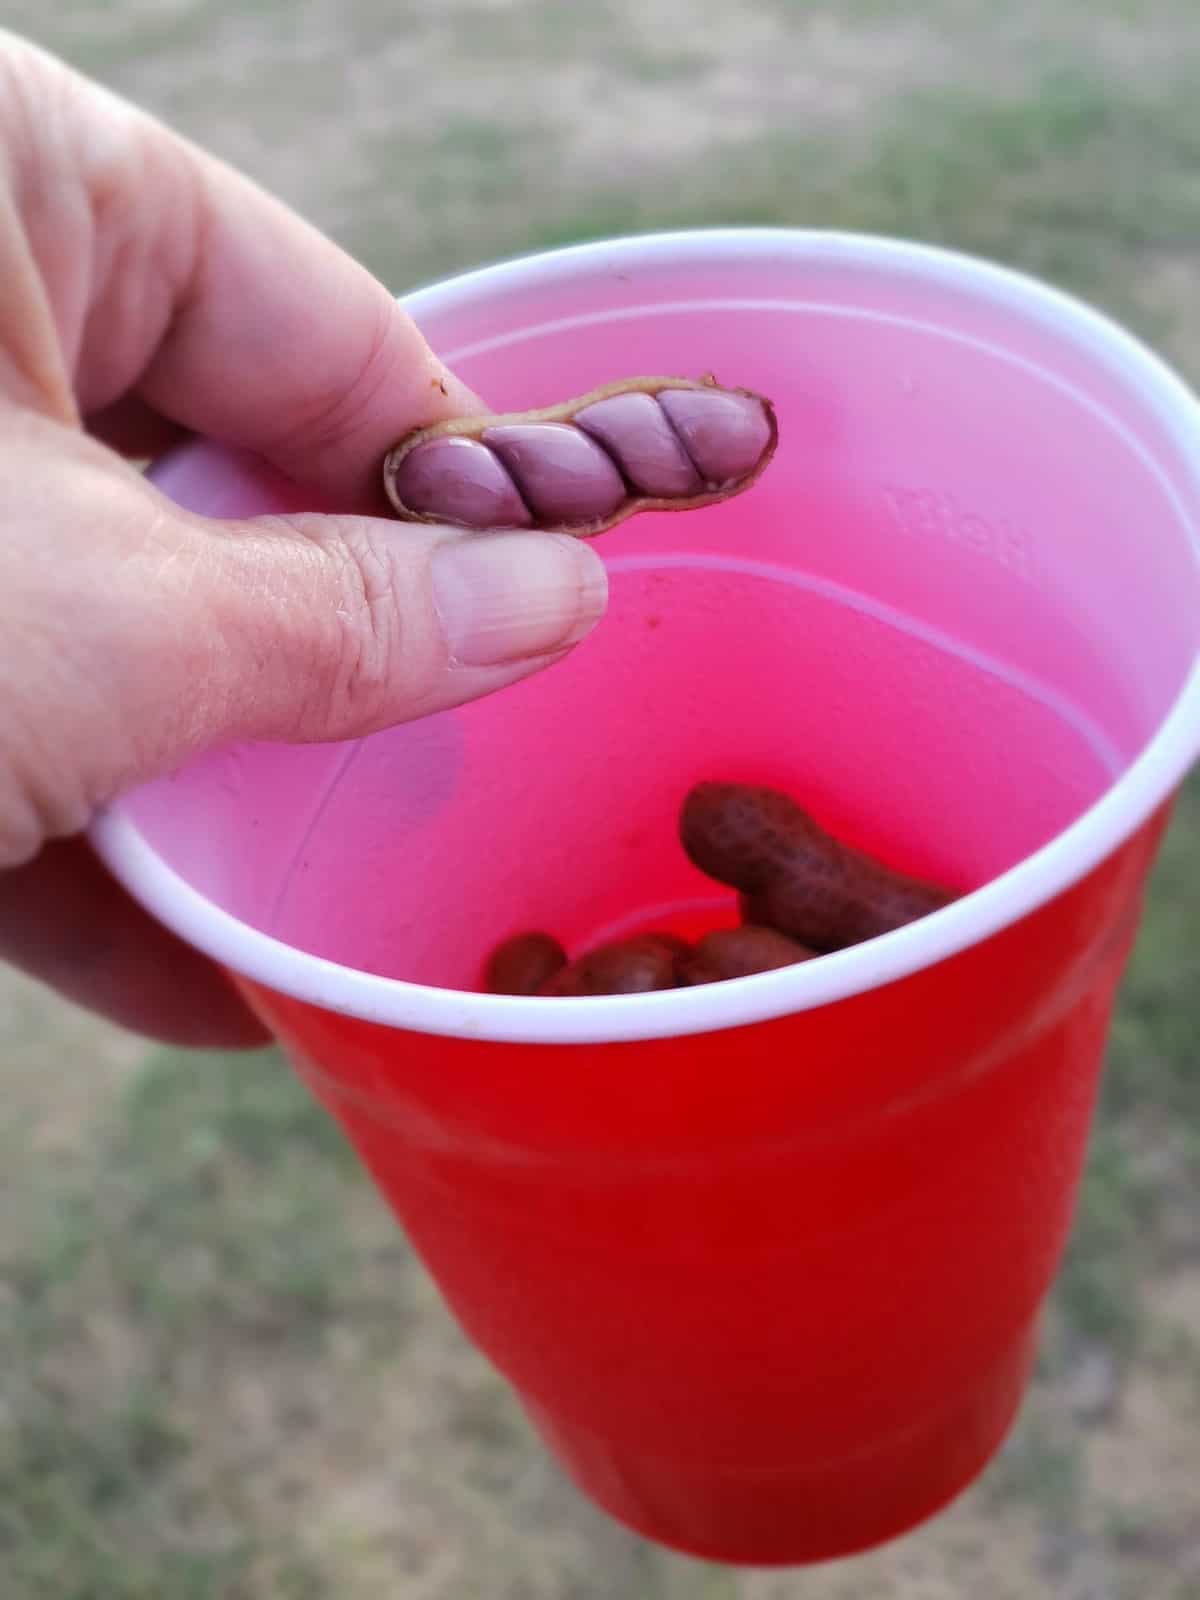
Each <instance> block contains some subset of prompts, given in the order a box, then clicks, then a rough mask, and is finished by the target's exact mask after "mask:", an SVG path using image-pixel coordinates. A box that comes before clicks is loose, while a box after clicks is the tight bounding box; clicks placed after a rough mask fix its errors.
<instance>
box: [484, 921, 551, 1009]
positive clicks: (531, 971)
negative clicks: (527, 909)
mask: <svg viewBox="0 0 1200 1600" xmlns="http://www.w3.org/2000/svg"><path fill="white" fill-rule="evenodd" d="M566 964H567V952H566V951H565V950H564V949H563V947H562V945H560V944H559V942H558V940H557V939H552V938H551V937H550V935H549V934H548V933H518V934H515V935H514V936H513V937H512V938H511V939H506V940H505V941H504V943H503V944H502V945H498V946H497V947H496V949H495V950H493V952H492V955H491V959H490V960H489V962H488V964H487V975H486V980H485V981H486V985H487V989H488V993H489V994H536V993H537V992H538V990H539V989H540V988H541V987H542V985H543V984H544V983H545V982H546V980H547V979H548V978H552V977H553V976H554V974H555V973H556V972H558V971H559V970H560V969H561V968H562V967H565V966H566Z"/></svg>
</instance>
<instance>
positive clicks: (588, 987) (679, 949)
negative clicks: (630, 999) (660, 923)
mask: <svg viewBox="0 0 1200 1600" xmlns="http://www.w3.org/2000/svg"><path fill="white" fill-rule="evenodd" d="M687 948H688V947H687V945H686V944H685V943H684V941H683V940H682V939H677V938H675V936H674V935H673V934H640V935H639V936H638V937H637V938H633V939H620V940H617V941H615V942H614V943H612V944H606V945H601V946H600V947H599V948H598V949H596V950H590V951H588V953H587V954H586V955H582V956H580V957H579V958H578V960H576V961H572V962H571V964H570V965H569V966H567V967H564V968H563V969H562V971H561V972H556V973H555V974H554V976H553V977H551V978H549V979H548V980H547V981H546V982H545V983H544V984H543V985H542V987H541V989H540V990H539V991H538V992H539V993H540V994H544V995H557V996H560V997H561V996H564V995H596V994H649V993H650V992H652V991H653V990H655V989H674V988H676V987H677V986H678V982H679V980H678V976H677V973H676V963H677V962H678V961H680V960H681V959H683V958H684V957H685V956H686V953H687Z"/></svg>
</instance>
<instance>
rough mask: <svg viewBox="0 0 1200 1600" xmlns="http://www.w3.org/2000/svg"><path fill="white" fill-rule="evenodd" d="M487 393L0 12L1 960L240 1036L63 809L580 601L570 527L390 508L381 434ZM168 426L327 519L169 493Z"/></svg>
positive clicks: (422, 671) (331, 251)
mask: <svg viewBox="0 0 1200 1600" xmlns="http://www.w3.org/2000/svg"><path fill="white" fill-rule="evenodd" d="M412 222H413V225H415V226H419V219H412ZM480 409H483V408H482V406H481V405H480V403H479V402H478V401H477V400H475V398H474V397H473V396H472V395H471V394H470V393H469V392H468V391H467V390H466V389H465V388H464V387H463V385H462V384H461V383H460V382H458V381H457V380H456V379H455V378H454V376H453V375H452V374H451V373H449V372H448V371H447V370H446V369H445V368H444V367H443V366H442V365H441V363H440V362H439V361H438V360H437V359H436V358H435V357H434V355H433V354H432V352H431V351H430V350H429V349H428V347H427V346H426V345H425V343H424V341H423V340H422V338H421V336H420V335H419V334H418V332H417V330H416V329H415V327H414V326H413V324H412V323H411V322H410V321H409V320H408V319H407V318H406V317H405V316H404V315H403V314H402V313H401V312H400V311H399V310H398V309H397V307H396V305H395V303H394V301H393V300H392V298H391V296H390V295H389V294H388V293H387V292H386V290H385V289H384V288H383V287H382V286H381V285H380V284H379V283H377V282H376V281H375V280H374V279H373V278H372V277H371V276H370V275H369V274H368V273H367V272H366V271H365V270H364V269H363V268H361V267H359V266H357V265H356V264H355V263H354V262H353V261H351V260H349V259H348V258H347V257H346V256H345V255H343V254H342V253H341V252H340V251H339V250H337V249H336V248H335V247H334V245H333V244H331V243H330V242H329V241H328V240H326V239H324V238H323V237H322V236H321V235H320V234H318V233H317V232H315V231H314V230H313V229H311V228H310V227H308V226H306V224H304V223H303V222H302V221H300V220H299V218H297V217H296V216H294V215H293V214H292V213H290V212H289V211H288V210H286V209H285V208H284V207H283V206H281V205H279V204H278V203H277V202H275V201H273V200H272V199H270V198H269V197H268V196H267V195H265V194H263V193H262V192H261V191H260V190H258V189H257V188H255V187H254V186H253V185H252V184H251V183H250V182H248V181H247V180H246V179H245V178H243V177H240V176H239V175H238V174H237V173H235V172H233V171H231V170H229V169H228V168H226V167H224V166H222V165H221V164H220V163H219V162H217V161H216V160H214V159H212V158H211V157H209V156H207V155H205V154H203V153H202V152H201V151H199V150H197V149H195V148H194V147H192V146H191V145H189V144H187V143H186V142H184V141H183V140H182V139H179V138H177V137H176V136H174V135H173V134H171V133H170V132H168V131H167V130H166V129H165V128H163V127H161V126H160V125H159V124H158V123H156V122H155V121H153V120H152V119H151V118H150V117H148V116H146V115H144V114H142V113H141V112H139V111H137V110H135V109H134V108H133V107H132V106H129V105H127V104H125V103H124V102H123V101H121V100H119V99H117V98H115V97H114V96H112V95H110V94H108V93H107V92H105V91H104V90H102V89H100V88H98V87H96V86H95V85H92V84H90V83H88V82H87V81H86V80H85V79H83V78H81V77H79V76H77V75H76V74H74V73H73V72H71V71H70V70H68V69H67V68H66V67H65V66H63V65H62V64H61V63H59V62H57V61H55V60H54V59H53V58H51V57H49V56H46V55H44V54H43V53H41V52H40V51H38V50H36V49H34V48H33V47H32V46H30V45H28V44H26V43H25V42H23V41H21V40H19V39H16V38H14V37H12V36H11V35H6V34H3V33H0V957H7V958H8V959H9V960H11V961H13V962H15V963H16V964H17V965H19V966H21V967H24V968H25V969H26V970H27V971H30V972H32V973H34V974H35V975H36V976H38V977H40V978H42V979H44V980H45V981H46V982H49V983H51V984H53V985H55V986H56V987H57V988H59V989H60V990H61V991H62V992H63V993H64V994H66V995H68V996H70V997H71V998H73V999H75V1000H76V1001H78V1002H80V1003H82V1004H85V1005H89V1006H92V1007H94V1008H95V1009H96V1010H98V1011H101V1012H103V1013H105V1014H107V1015H108V1016H110V1017H113V1018H115V1019H117V1020H118V1021H120V1022H122V1023H124V1024H125V1025H126V1026H128V1027H131V1028H135V1029H139V1030H141V1031H144V1032H147V1033H150V1034H153V1035H156V1036H158V1037H161V1038H165V1039H170V1040H174V1041H177V1042H182V1043H188V1044H224V1045H245V1044H257V1043H260V1042H261V1041H262V1039H263V1033H262V1030H261V1028H260V1027H259V1025H258V1023H257V1022H256V1021H255V1020H254V1019H253V1018H252V1017H251V1015H250V1013H249V1012H248V1011H247V1010H245V1008H244V1007H243V1006H242V1003H241V1001H240V1000H239V999H238V998H237V996H236V995H235V994H234V992H233V990H232V989H231V988H229V987H228V985H227V984H226V982H225V980H224V978H223V977H222V976H221V975H220V974H219V973H218V971H217V970H216V969H215V968H214V967H212V966H210V965H209V964H208V963H207V962H206V961H205V960H204V959H203V958H202V957H201V956H199V955H198V954H196V953H195V952H193V951H192V950H190V949H188V948H187V947H186V946H184V945H183V944H182V943H181V942H180V941H178V940H176V939H175V938H174V937H173V936H171V935H170V934H168V933H167V932H165V931H164V930H163V929H162V928H160V927H159V925H158V924H157V923H155V922H154V921H153V920H152V919H151V918H150V917H149V916H147V915H146V914H145V913H144V912H142V911H141V910H140V909H139V908H138V907H137V906H136V905H134V903H133V902H132V901H131V900H130V899H129V898H128V897H127V896H126V895H125V894H124V892H123V891H122V890H121V889H120V888H119V887H118V886H117V884H116V883H115V881H114V880H113V879H112V878H111V877H109V876H108V874H107V873H106V872H105V870H104V869H103V867H102V866H101V865H100V863H99V861H98V860H97V858H96V857H95V856H94V855H93V854H92V853H91V852H90V850H89V849H88V847H87V845H86V843H85V842H84V841H83V840H82V839H81V838H80V837H79V835H80V833H81V830H83V829H84V828H86V826H87V824H88V821H89V819H90V818H91V817H92V815H93V813H94V812H95V811H96V809H97V807H99V806H101V805H102V804H103V803H105V802H106V801H108V800H111V799H112V798H113V796H115V795H117V794H118V793H120V792H121V791H122V790H123V789H126V788H128V787H130V786H132V785H134V784H137V783H139V782H142V781H143V780H145V779H148V778H151V777H153V776H155V775H157V774H160V773H162V772H164V771H168V770H170V769H171V768H173V767H175V766H177V765H179V764H180V763H181V762H183V761H185V760H186V759H187V758H188V757H189V756H191V755H193V754H195V753H196V752H197V751H200V750H203V749H205V748H208V747H211V746H214V745H219V744H223V743H226V742H228V741H231V740H237V739H264V738H265V739H279V740H329V739H342V738H349V737H353V736H355V735H358V734H364V733H369V732H371V731H373V730H375V729H379V728H383V727H385V726H388V725H390V724H392V723H396V722H400V721H403V720H405V719H407V718H411V717H417V716H421V715H423V714H425V713H428V712H432V711H437V710H440V709H442V708H444V707H447V706H451V705H455V704H458V703H460V702H463V701H466V700H470V699H474V698H476V697H477V696H479V695H484V694H488V693H490V692H491V691H492V690H494V689H498V688H500V687H501V686H502V685H505V684H508V683H511V682H513V681H514V680H515V679H517V678H521V677H524V676H525V675H527V674H528V673H530V672H533V671H536V670H537V669H538V668H539V667H542V666H545V665H546V664H548V663H550V662H553V661H555V660H557V659H558V658H559V657H560V656H561V655H562V654H563V653H564V652H565V651H566V650H568V649H570V647H571V646H572V645H573V644H574V643H575V642H576V641H577V640H578V639H580V638H581V637H582V636H583V635H584V634H585V633H586V632H587V631H588V630H589V629H590V628H591V626H592V625H593V624H594V622H595V621H596V619H597V618H598V616H599V615H600V613H601V611H602V610H603V607H604V602H605V593H606V590H605V580H604V569H603V567H602V565H601V564H600V562H599V560H598V559H597V558H596V556H595V555H594V554H593V553H592V552H591V550H589V549H588V547H587V546H586V545H584V544H581V543H579V542H578V541H576V540H573V539H570V538H565V537H553V536H549V535H546V534H500V535H491V536H487V537H483V538H480V537H469V536H468V537H463V536H460V535H458V534H455V533H453V532H452V531H450V530H443V529H439V528H420V529H417V528H413V527H407V526H401V525H399V524H397V523H395V522H393V521H389V520H388V519H387V518H386V517H385V516H384V515H382V511H383V504H382V500H381V495H380V490H379V486H378V479H379V470H380V463H381V460H382V457H383V455H384V452H385V451H386V449H387V448H388V446H389V445H390V444H392V443H393V442H394V440H396V439H397V438H399V437H400V436H401V435H402V434H404V433H405V432H407V431H408V430H409V429H410V428H413V427H416V426H419V425H421V424H425V423H430V422H434V421H437V420H439V419H440V418H442V417H445V416H448V415H453V414H457V413H462V412H464V411H470V410H480ZM187 431H195V432H197V433H201V434H205V435H209V436H211V437H214V438H218V439H222V440H227V441H230V442H232V443H234V444H237V445H240V446H244V447H246V448H248V449H250V450H252V451H254V452H256V453H257V454H259V455H260V456H262V457H264V458H265V459H266V460H268V461H269V462H271V463H272V464H273V465H274V466H275V467H277V468H279V469H280V470H281V471H282V472H284V473H285V474H287V475H288V476H290V477H291V478H293V479H294V480H295V481H297V482H298V483H300V484H302V485H303V487H304V488H305V490H306V491H311V493H312V496H313V503H314V505H320V506H336V507H338V508H339V510H342V511H344V512H345V513H346V514H344V515H337V516H334V515H322V514H317V513H316V512H314V513H313V514H308V515H291V516H278V517H263V518H255V519H252V520H248V521H244V522H217V521H209V520H206V519H205V518H202V517H198V516H194V515H192V514H190V513H187V512H184V511H181V510H180V509H178V508H177V507H176V506H174V505H173V504H172V503H170V502H169V501H168V500H167V499H166V498H165V497H164V496H163V495H161V494H160V493H159V492H158V491H157V490H156V489H155V488H154V487H153V485H152V484H150V483H149V482H147V481H146V479H145V478H144V477H143V476H142V475H141V473H140V472H139V471H138V470H137V469H136V467H135V466H133V465H132V464H131V462H130V461H129V460H127V459H125V457H133V458H137V457H144V456H149V455H152V454H154V453H155V452H156V451H158V450H159V449H161V448H162V447H163V446H164V445H165V444H167V443H169V442H170V441H171V440H172V439H173V438H175V437H177V436H180V435H182V434H183V433H186V432H187ZM376 513H379V514H378V515H376Z"/></svg>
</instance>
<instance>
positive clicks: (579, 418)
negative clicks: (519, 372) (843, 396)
mask: <svg viewBox="0 0 1200 1600" xmlns="http://www.w3.org/2000/svg"><path fill="white" fill-rule="evenodd" d="M777 438H778V428H777V425H776V421H775V413H774V410H773V408H772V405H771V402H770V401H769V400H767V399H765V398H764V397H763V396H762V395H757V394H753V393H751V392H750V390H748V389H723V388H721V386H720V385H719V384H718V383H717V382H716V379H715V378H713V377H711V376H709V377H705V378H702V379H700V380H699V381H695V380H692V379H690V378H627V379H624V380H622V381H621V382H619V383H610V384H606V385H604V387H602V388H599V389H593V390H592V391H591V393H590V394H585V395H582V396H580V397H579V398H578V399H576V400H566V401H563V402H562V403H561V404H559V405H554V406H547V407H545V408H544V409H542V410H538V411H519V412H508V413H504V414H501V415H496V416H482V417H456V418H453V419H452V420H450V421H448V422H439V423H436V424H434V425H433V426H432V427H429V428H418V429H417V430H416V431H415V432H413V433H410V434H408V435H407V436H406V437H405V438H403V439H401V440H400V442H399V443H398V444H396V445H394V446H393V448H392V449H391V450H390V451H389V452H388V454H387V456H386V457H385V459H384V463H383V484H384V489H385V491H386V493H387V497H388V500H389V501H390V502H391V505H392V507H393V509H394V511H395V512H396V515H397V516H398V517H400V518H401V519H402V520H403V521H406V522H436V523H449V524H451V525H454V526H458V527H464V528H472V529H477V530H478V529H484V528H489V529H494V528H539V529H542V530H544V531H546V532H553V533H572V534H575V535H577V536H578V537H579V538H591V537H593V536H594V535H596V534H598V533H604V532H606V531H607V529H609V528H614V527H616V525H617V524H618V523H619V522H623V521H625V519H626V518H627V517H631V516H634V515H635V514H636V513H637V512H639V511H689V510H692V509H694V508H696V507H697V506H706V505H711V504H712V503H713V502H714V501H717V500H728V499H730V498H731V497H732V496H734V495H737V494H742V493H743V492H744V491H745V490H746V489H748V488H749V487H750V486H751V484H752V483H754V482H755V481H756V480H757V479H758V477H759V476H760V474H761V473H762V472H763V471H764V469H765V468H766V466H767V463H768V462H769V461H770V459H771V457H772V455H774V453H775V445H776V442H777Z"/></svg>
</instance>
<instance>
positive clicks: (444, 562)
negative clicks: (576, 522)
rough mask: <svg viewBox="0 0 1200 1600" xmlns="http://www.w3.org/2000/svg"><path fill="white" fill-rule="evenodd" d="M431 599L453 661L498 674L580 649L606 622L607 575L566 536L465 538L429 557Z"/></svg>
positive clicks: (582, 547)
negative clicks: (510, 666)
mask: <svg viewBox="0 0 1200 1600" xmlns="http://www.w3.org/2000/svg"><path fill="white" fill-rule="evenodd" d="M433 598H434V605H435V606H436V608H437V614H438V618H439V620H440V621H441V625H442V631H443V634H444V635H445V639H446V643H447V645H448V646H449V649H450V654H451V657H452V658H453V659H454V660H455V661H456V662H458V663H459V664H460V665H461V666H464V667H496V666H501V665H504V664H505V663H509V662H513V661H524V660H528V659H529V658H530V657H533V656H544V655H549V654H551V653H552V652H553V651H555V650H565V649H567V648H568V647H569V646H571V645H573V644H577V643H578V642H579V640H580V639H582V638H583V637H584V635H585V634H588V633H590V632H591V630H592V629H593V628H594V627H595V625H596V623H597V622H598V621H599V620H600V618H601V616H602V615H603V614H604V608H605V605H606V604H607V600H608V575H607V573H606V572H605V570H604V564H603V562H602V561H601V560H600V558H599V556H597V555H596V554H595V553H594V552H593V551H591V550H589V549H588V547H587V545H586V544H584V543H582V542H581V541H580V540H578V539H573V538H572V537H571V536H570V535H569V534H557V533H490V534H488V533H485V534H466V535H464V536H463V537H462V538H459V539H453V540H450V541H449V542H447V543H446V544H443V545H439V546H438V548H437V550H436V551H435V552H434V556H433Z"/></svg>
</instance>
